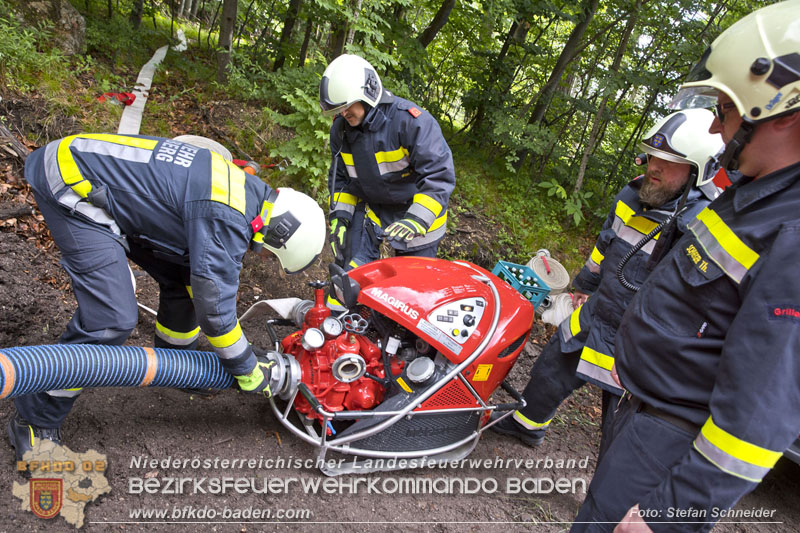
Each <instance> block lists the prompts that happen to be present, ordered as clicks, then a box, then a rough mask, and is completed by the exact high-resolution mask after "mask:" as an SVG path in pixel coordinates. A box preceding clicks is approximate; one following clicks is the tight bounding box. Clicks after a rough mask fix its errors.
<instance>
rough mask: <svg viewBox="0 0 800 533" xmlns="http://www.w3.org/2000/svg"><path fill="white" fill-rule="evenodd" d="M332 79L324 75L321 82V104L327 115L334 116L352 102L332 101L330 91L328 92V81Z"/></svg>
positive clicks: (323, 112) (323, 111)
mask: <svg viewBox="0 0 800 533" xmlns="http://www.w3.org/2000/svg"><path fill="white" fill-rule="evenodd" d="M329 81H330V80H329V79H328V78H327V77H325V76H323V77H322V81H321V82H320V84H319V106H320V107H321V108H322V114H323V115H324V116H326V117H332V116H333V115H335V114H337V113H338V112H339V111H342V110H344V109H346V108H347V106H349V105H350V104H351V103H352V102H333V101H331V97H330V93H329V92H328V82H329Z"/></svg>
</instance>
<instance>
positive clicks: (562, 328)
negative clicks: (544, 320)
mask: <svg viewBox="0 0 800 533" xmlns="http://www.w3.org/2000/svg"><path fill="white" fill-rule="evenodd" d="M558 332H559V333H560V334H561V340H562V341H564V342H569V341H570V340H572V337H573V335H572V330H571V329H570V327H569V317H567V318H565V319H564V320H562V321H561V324H559V325H558Z"/></svg>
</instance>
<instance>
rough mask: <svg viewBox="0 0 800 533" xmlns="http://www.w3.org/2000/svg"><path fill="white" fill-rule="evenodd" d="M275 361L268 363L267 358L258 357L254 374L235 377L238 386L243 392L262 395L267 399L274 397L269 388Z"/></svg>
mask: <svg viewBox="0 0 800 533" xmlns="http://www.w3.org/2000/svg"><path fill="white" fill-rule="evenodd" d="M273 366H275V361H268V360H267V359H266V358H265V357H256V367H255V368H254V369H253V371H252V372H250V373H249V374H246V375H244V376H233V377H235V378H236V384H237V385H239V388H240V389H241V390H242V391H243V392H252V393H255V394H261V395H263V396H264V397H265V398H270V397H272V391H271V390H270V388H269V379H270V377H272V367H273Z"/></svg>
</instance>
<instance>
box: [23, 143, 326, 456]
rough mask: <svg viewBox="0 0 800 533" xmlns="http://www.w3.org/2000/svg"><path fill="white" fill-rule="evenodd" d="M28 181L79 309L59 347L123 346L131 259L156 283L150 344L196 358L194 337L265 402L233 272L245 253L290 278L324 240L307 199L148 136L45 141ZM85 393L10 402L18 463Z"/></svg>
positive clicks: (213, 154) (31, 162) (203, 151)
mask: <svg viewBox="0 0 800 533" xmlns="http://www.w3.org/2000/svg"><path fill="white" fill-rule="evenodd" d="M196 144H202V143H196ZM206 146H209V144H208V143H206ZM219 151H220V152H222V151H224V150H223V149H220V150H219ZM228 157H229V154H228ZM25 179H26V180H27V181H28V183H29V184H30V185H31V189H32V190H33V194H34V197H35V198H36V202H37V204H38V206H39V209H40V210H41V212H42V215H44V218H45V220H46V221H47V224H48V226H49V229H50V232H51V233H52V236H53V240H54V241H55V243H56V244H57V245H58V247H59V249H60V251H61V256H62V259H61V264H62V265H63V267H64V269H65V270H66V271H67V273H68V274H69V275H70V277H71V278H72V287H73V290H74V293H75V298H76V300H77V302H78V308H77V310H76V311H75V314H74V315H73V317H72V319H71V320H70V322H69V323H68V324H67V327H66V331H65V332H64V334H63V335H61V337H60V339H59V342H60V343H62V344H108V345H121V344H123V343H124V342H125V340H126V339H127V338H128V336H129V335H130V333H131V331H132V330H133V328H134V327H135V326H136V322H137V315H138V310H137V304H136V295H135V290H134V286H133V281H132V276H131V272H130V269H129V267H128V261H127V260H128V259H130V260H131V261H133V262H134V263H136V264H137V265H139V266H141V267H142V268H143V269H144V270H145V271H147V272H148V273H149V274H150V275H151V276H152V277H153V278H154V279H155V280H156V281H157V282H158V284H159V288H160V295H159V309H158V315H157V321H156V337H155V346H156V347H161V348H178V349H188V350H191V349H194V348H195V347H196V345H197V341H198V336H199V334H200V332H201V331H202V332H203V333H204V334H205V335H206V337H207V338H208V340H209V342H210V343H211V344H212V345H213V347H214V350H215V352H216V354H217V356H218V357H219V360H220V363H221V364H222V366H223V367H224V368H225V370H227V371H228V372H229V373H230V374H231V375H233V376H234V377H235V378H236V383H237V384H238V386H239V388H240V389H241V390H243V391H246V392H254V393H260V394H263V395H265V396H267V397H269V396H270V395H271V392H270V390H269V378H270V373H271V372H270V370H269V367H270V365H269V364H267V363H266V361H262V360H261V359H258V360H257V358H256V356H255V355H254V353H253V350H252V349H251V347H250V344H249V343H248V341H247V339H246V338H245V336H244V333H243V332H242V329H241V327H240V326H239V322H238V320H237V315H236V293H237V290H238V287H239V271H240V270H241V268H242V258H243V256H244V254H245V252H246V251H247V250H248V249H251V250H255V251H257V252H259V253H262V254H265V253H266V252H265V251H263V250H264V249H265V250H269V251H270V252H272V253H273V254H275V255H276V256H277V257H278V259H279V260H280V263H281V265H282V267H283V268H284V270H285V271H286V272H288V273H294V272H299V271H301V270H303V269H304V268H306V267H308V266H309V265H310V264H312V263H313V262H314V260H315V259H316V258H317V257H318V256H319V254H320V253H321V251H322V248H323V246H324V242H325V233H326V231H325V216H324V213H323V212H322V209H320V207H319V206H318V205H317V203H316V202H315V201H314V200H312V199H311V198H309V197H308V196H306V195H305V194H302V193H300V192H297V191H294V190H292V189H288V188H284V189H277V190H274V189H272V188H271V187H269V186H268V185H267V184H265V183H264V182H263V181H261V180H260V179H259V178H258V177H256V176H254V175H251V174H248V173H245V172H244V171H242V170H241V169H240V168H239V167H237V166H236V165H234V164H233V163H232V162H230V161H229V160H228V159H226V158H225V157H223V156H222V155H220V153H218V152H217V151H214V150H212V149H208V148H205V147H200V146H195V145H193V144H187V143H185V142H181V141H178V140H173V139H165V138H159V137H148V136H126V135H111V134H80V135H72V136H70V137H66V138H64V139H61V140H58V141H53V142H51V143H49V144H48V145H47V146H45V147H43V148H40V149H38V150H36V151H35V152H33V153H32V154H31V155H30V156H29V157H28V159H27V161H26V163H25ZM79 393H80V390H56V391H48V392H46V393H37V394H30V395H26V396H21V397H18V398H16V399H15V401H14V403H15V406H16V408H17V414H16V415H15V416H14V417H13V418H12V420H11V422H10V423H9V428H8V430H9V438H10V440H11V444H12V446H14V448H15V449H16V455H17V459H18V460H19V459H20V458H21V457H22V455H23V454H24V453H25V452H26V451H27V450H30V449H31V448H32V447H33V445H34V444H35V443H36V441H37V440H38V439H50V440H53V441H55V442H57V443H59V442H60V439H61V434H60V427H61V424H62V422H63V421H64V419H65V418H66V416H67V414H68V413H69V411H70V409H71V408H72V405H73V403H74V401H75V399H76V397H77V396H78V394H79Z"/></svg>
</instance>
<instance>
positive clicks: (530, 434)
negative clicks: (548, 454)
mask: <svg viewBox="0 0 800 533" xmlns="http://www.w3.org/2000/svg"><path fill="white" fill-rule="evenodd" d="M501 416H502V415H501V414H500V413H492V417H491V418H490V419H489V420H490V422H491V421H494V420H497V419H498V418H500V417H501ZM489 429H491V430H492V431H496V432H497V433H500V434H501V435H510V436H512V437H516V438H518V439H519V440H521V441H522V442H524V443H525V444H527V445H528V446H531V447H535V446H539V445H540V444H541V443H542V442H544V436H545V434H546V433H547V430H546V429H528V428H525V427H523V426H522V425H521V424H520V423H518V422H517V421H516V420H514V415H511V416H507V417H505V418H504V419H502V420H501V421H500V422H498V423H497V424H495V425H493V426H492V427H490V428H489Z"/></svg>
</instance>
